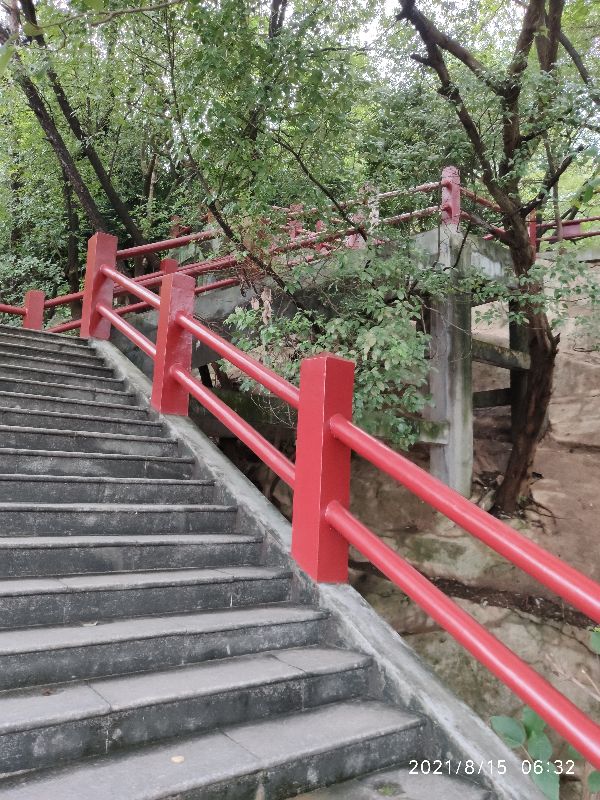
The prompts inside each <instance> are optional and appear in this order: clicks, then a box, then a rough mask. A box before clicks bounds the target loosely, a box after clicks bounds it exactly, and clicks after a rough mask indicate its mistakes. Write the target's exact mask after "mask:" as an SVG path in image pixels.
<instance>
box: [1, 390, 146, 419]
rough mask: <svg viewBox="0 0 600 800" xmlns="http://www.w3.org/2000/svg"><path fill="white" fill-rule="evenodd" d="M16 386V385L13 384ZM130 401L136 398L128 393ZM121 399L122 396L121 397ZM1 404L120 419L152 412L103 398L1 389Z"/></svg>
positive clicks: (19, 407)
mask: <svg viewBox="0 0 600 800" xmlns="http://www.w3.org/2000/svg"><path fill="white" fill-rule="evenodd" d="M13 388H14V386H13ZM128 398H130V399H128V403H133V402H135V400H134V399H133V398H131V395H128ZM119 399H120V398H119ZM0 405H1V406H2V407H3V408H16V409H23V410H27V411H37V412H38V413H43V412H49V413H56V414H86V413H88V412H89V414H90V416H96V417H100V416H101V417H111V418H119V419H123V418H126V419H138V420H147V419H150V412H149V411H148V409H147V408H144V407H142V406H136V405H131V404H127V403H123V402H113V401H112V398H111V401H110V402H108V401H107V402H104V396H103V397H102V398H101V400H83V399H81V398H69V397H51V396H49V395H40V394H35V393H28V392H15V391H0Z"/></svg>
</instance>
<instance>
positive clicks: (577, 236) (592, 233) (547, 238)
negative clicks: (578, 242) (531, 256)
mask: <svg viewBox="0 0 600 800" xmlns="http://www.w3.org/2000/svg"><path fill="white" fill-rule="evenodd" d="M591 236H600V231H583V232H582V233H576V234H575V235H574V236H563V237H562V238H561V237H560V236H543V237H542V238H541V239H540V238H538V242H560V241H563V242H572V241H574V240H575V239H589V238H590V237H591Z"/></svg>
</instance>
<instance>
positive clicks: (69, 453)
mask: <svg viewBox="0 0 600 800" xmlns="http://www.w3.org/2000/svg"><path fill="white" fill-rule="evenodd" d="M3 454H10V455H17V456H51V457H52V458H118V459H119V460H122V461H128V460H130V461H140V460H144V461H174V462H177V463H185V464H191V463H194V459H193V458H192V457H191V456H148V455H144V456H142V455H136V454H135V453H133V454H129V453H95V452H90V453H88V452H86V451H85V450H37V449H36V450H31V449H29V448H27V447H25V448H23V447H0V460H1V458H2V455H3Z"/></svg>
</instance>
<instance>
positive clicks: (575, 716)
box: [325, 500, 600, 769]
mask: <svg viewBox="0 0 600 800" xmlns="http://www.w3.org/2000/svg"><path fill="white" fill-rule="evenodd" d="M325 518H326V520H327V522H328V523H329V524H330V525H331V526H332V527H333V528H335V530H337V531H338V532H339V533H340V534H342V536H344V537H345V538H346V539H347V540H348V543H349V544H351V545H352V546H353V547H355V548H356V549H357V550H358V551H359V552H361V553H362V554H363V555H364V556H366V558H368V559H369V561H370V562H371V563H372V564H374V565H375V566H376V567H377V568H378V569H379V570H381V572H383V574H384V575H386V576H387V577H388V578H389V579H390V580H391V581H392V582H393V583H395V584H396V585H397V586H399V587H400V589H402V591H403V592H405V594H407V595H408V596H409V597H410V598H411V599H412V600H414V601H415V603H417V605H419V606H420V607H421V608H422V609H423V610H424V611H426V612H427V614H429V616H430V617H431V618H432V619H434V620H435V621H436V622H437V623H438V624H439V625H440V626H441V627H442V628H444V630H446V631H448V633H450V634H451V635H452V636H453V637H454V638H455V639H456V641H457V642H459V643H460V644H461V645H462V646H463V647H464V648H465V649H466V650H468V651H469V652H470V653H471V654H472V655H473V656H475V658H476V659H477V660H478V661H480V662H481V663H482V664H483V665H484V666H485V667H487V669H489V670H490V672H492V673H493V674H494V675H495V676H496V677H497V678H499V679H500V680H501V681H502V682H503V683H504V684H505V685H506V686H508V687H509V688H510V689H512V691H513V692H514V693H515V694H516V695H517V696H518V697H520V699H521V700H522V701H523V702H524V703H526V704H527V705H528V706H530V707H531V708H532V709H533V710H534V711H536V712H537V713H538V714H539V715H540V717H542V719H544V720H545V721H546V722H547V723H548V724H549V725H551V726H552V728H554V730H555V731H556V732H557V733H559V734H560V735H561V736H563V737H564V738H565V739H566V740H567V741H568V742H569V743H570V744H571V745H573V747H575V749H576V750H577V751H578V752H579V753H581V755H582V756H584V757H585V758H587V760H588V761H589V762H590V763H591V764H593V766H595V767H596V768H598V769H600V727H599V726H598V725H596V724H595V723H594V722H593V721H592V720H591V719H589V717H587V716H586V715H585V714H584V713H583V712H582V711H580V710H579V709H578V708H577V706H576V705H574V704H573V703H572V702H571V701H570V700H568V699H567V698H566V697H565V696H564V695H563V694H561V693H560V692H559V691H557V690H556V689H555V688H554V687H553V686H552V684H550V683H548V681H547V680H545V679H544V678H542V676H541V675H538V673H537V672H536V671H535V670H533V669H532V668H531V667H530V666H529V665H528V664H526V663H525V662H524V661H522V660H521V659H520V658H519V657H518V656H517V655H516V654H515V653H513V651H512V650H510V649H509V648H508V647H506V645H504V644H503V643H502V642H501V641H499V640H498V639H496V637H495V636H493V635H492V634H491V633H490V632H489V631H487V630H486V629H485V628H484V627H483V626H482V625H480V624H479V623H478V622H477V621H476V620H475V619H473V617H472V616H471V615H470V614H468V613H467V612H466V611H464V610H463V609H462V608H461V607H460V606H459V605H458V604H457V603H455V602H454V601H453V600H451V599H450V598H449V597H446V595H445V594H444V593H443V592H441V591H440V590H439V589H438V588H437V587H436V586H434V585H433V584H432V583H431V582H430V581H429V580H427V578H425V577H424V576H423V575H421V573H420V572H418V571H417V570H416V569H415V568H414V567H412V566H411V565H410V564H408V563H407V562H406V561H404V559H403V558H401V557H400V556H399V555H398V553H396V552H395V551H394V550H392V549H391V547H388V546H387V545H386V544H384V542H382V541H381V539H379V537H377V536H376V535H375V534H374V533H373V532H372V531H370V530H369V529H368V528H367V527H365V526H364V525H363V524H362V523H361V522H359V521H358V520H357V519H356V518H355V517H354V516H353V515H352V514H351V513H350V512H349V511H348V510H347V509H345V508H344V507H343V506H342V505H341V504H340V503H339V502H338V501H335V500H334V501H333V502H331V503H330V504H329V505H328V506H327V508H326V510H325Z"/></svg>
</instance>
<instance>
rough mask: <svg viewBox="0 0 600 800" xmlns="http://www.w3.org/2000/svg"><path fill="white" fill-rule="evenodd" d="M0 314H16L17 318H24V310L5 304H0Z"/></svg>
mask: <svg viewBox="0 0 600 800" xmlns="http://www.w3.org/2000/svg"><path fill="white" fill-rule="evenodd" d="M0 314H16V315H17V316H18V317H24V316H25V309H24V308H23V307H22V306H10V305H8V304H7V303H0Z"/></svg>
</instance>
